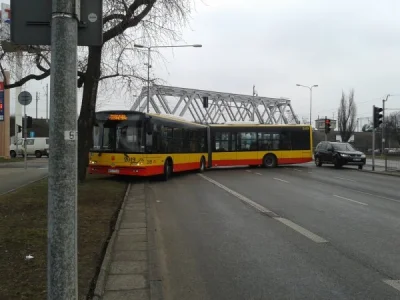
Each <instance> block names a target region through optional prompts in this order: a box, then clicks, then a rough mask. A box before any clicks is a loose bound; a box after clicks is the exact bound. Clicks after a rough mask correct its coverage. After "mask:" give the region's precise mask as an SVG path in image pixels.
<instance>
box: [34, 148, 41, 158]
mask: <svg viewBox="0 0 400 300" xmlns="http://www.w3.org/2000/svg"><path fill="white" fill-rule="evenodd" d="M35 156H36V157H37V158H41V157H42V152H40V151H39V150H37V151H35Z"/></svg>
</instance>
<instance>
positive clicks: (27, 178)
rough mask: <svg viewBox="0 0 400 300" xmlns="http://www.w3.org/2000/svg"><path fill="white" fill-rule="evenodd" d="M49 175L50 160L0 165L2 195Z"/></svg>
mask: <svg viewBox="0 0 400 300" xmlns="http://www.w3.org/2000/svg"><path fill="white" fill-rule="evenodd" d="M47 174H48V159H47V158H39V159H32V160H28V161H27V169H26V170H25V165H24V162H9V163H0V195H2V194H5V193H8V192H11V191H13V190H15V189H17V188H19V187H21V186H24V185H27V184H29V183H31V182H34V181H36V180H39V179H41V178H43V177H45V176H47Z"/></svg>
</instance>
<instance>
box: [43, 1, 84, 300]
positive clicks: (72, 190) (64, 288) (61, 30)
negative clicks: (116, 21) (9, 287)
mask: <svg viewBox="0 0 400 300" xmlns="http://www.w3.org/2000/svg"><path fill="white" fill-rule="evenodd" d="M77 3H79V1H75V0H52V16H51V78H50V98H51V104H52V105H51V107H50V115H51V120H50V124H49V128H50V136H49V137H50V148H51V151H52V155H50V157H49V178H48V182H49V184H48V186H49V187H48V199H49V201H48V249H47V250H48V251H47V299H49V300H54V299H57V300H70V299H71V300H72V299H78V270H77V252H78V251H77V178H78V176H77V175H78V174H77V171H78V164H77V117H76V112H77V93H76V91H77V80H76V74H77V43H78V20H77V14H78V15H79V14H80V13H79V11H76V6H75V5H76V4H77Z"/></svg>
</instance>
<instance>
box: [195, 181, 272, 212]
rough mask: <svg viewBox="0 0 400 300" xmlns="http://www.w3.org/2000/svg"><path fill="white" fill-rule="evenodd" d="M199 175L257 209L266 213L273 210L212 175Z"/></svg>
mask: <svg viewBox="0 0 400 300" xmlns="http://www.w3.org/2000/svg"><path fill="white" fill-rule="evenodd" d="M199 176H201V177H203V178H204V179H205V180H207V181H209V182H211V183H213V184H215V185H216V186H218V187H220V188H221V189H223V190H225V191H227V192H228V193H230V194H232V195H233V196H235V197H236V198H238V199H240V200H242V201H243V202H246V203H247V204H249V205H251V206H253V207H254V208H255V209H257V210H258V211H260V212H264V213H271V211H270V210H269V209H267V208H265V207H264V206H262V205H260V204H258V203H256V202H254V201H252V200H250V199H249V198H247V197H245V196H243V195H241V194H239V193H237V192H235V191H234V190H231V189H230V188H228V187H226V186H224V185H223V184H221V183H219V182H218V181H215V180H214V179H211V178H210V177H207V176H205V175H203V174H199Z"/></svg>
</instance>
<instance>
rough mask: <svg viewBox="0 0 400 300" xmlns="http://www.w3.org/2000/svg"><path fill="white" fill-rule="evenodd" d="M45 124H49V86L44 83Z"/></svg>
mask: <svg viewBox="0 0 400 300" xmlns="http://www.w3.org/2000/svg"><path fill="white" fill-rule="evenodd" d="M46 122H49V84H48V83H46Z"/></svg>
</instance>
